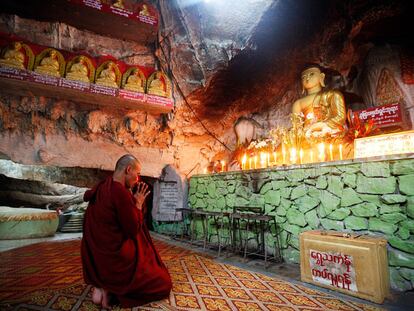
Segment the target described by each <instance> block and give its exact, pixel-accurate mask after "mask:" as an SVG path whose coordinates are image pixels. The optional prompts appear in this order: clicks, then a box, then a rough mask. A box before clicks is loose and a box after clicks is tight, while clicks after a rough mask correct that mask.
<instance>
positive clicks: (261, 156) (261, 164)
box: [260, 152, 266, 168]
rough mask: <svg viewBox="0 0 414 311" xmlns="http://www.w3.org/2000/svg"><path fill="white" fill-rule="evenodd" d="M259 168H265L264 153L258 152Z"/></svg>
mask: <svg viewBox="0 0 414 311" xmlns="http://www.w3.org/2000/svg"><path fill="white" fill-rule="evenodd" d="M260 167H261V168H265V167H266V153H264V152H260Z"/></svg>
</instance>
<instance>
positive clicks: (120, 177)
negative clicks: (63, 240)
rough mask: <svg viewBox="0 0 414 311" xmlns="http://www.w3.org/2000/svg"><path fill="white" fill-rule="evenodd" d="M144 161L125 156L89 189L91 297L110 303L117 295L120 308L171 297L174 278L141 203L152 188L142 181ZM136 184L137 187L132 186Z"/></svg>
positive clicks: (85, 241)
mask: <svg viewBox="0 0 414 311" xmlns="http://www.w3.org/2000/svg"><path fill="white" fill-rule="evenodd" d="M140 171H141V164H140V163H139V161H138V160H137V159H136V158H135V157H134V156H132V155H124V156H122V157H121V158H120V159H119V160H118V162H117V163H116V167H115V172H114V174H113V176H111V177H108V178H107V179H106V180H104V181H101V182H100V183H99V184H97V185H96V186H95V187H94V188H93V189H91V190H88V191H86V192H85V195H84V200H85V201H88V202H89V205H88V208H87V210H86V213H85V219H84V225H83V238H82V246H81V254H82V265H83V276H84V279H85V282H86V283H87V284H91V285H93V286H94V287H95V289H94V292H93V294H92V300H93V302H94V303H96V304H100V305H102V307H104V308H108V307H109V299H108V294H113V295H114V296H115V297H116V298H117V300H118V301H119V303H120V305H121V307H127V308H129V307H134V306H139V305H143V304H145V303H148V302H150V301H154V300H160V299H164V298H167V297H168V296H169V293H170V290H171V286H172V285H171V278H170V275H169V273H168V271H167V268H166V267H165V265H164V264H163V262H162V261H161V258H160V256H159V255H158V253H157V250H156V249H155V247H154V244H153V243H152V240H151V236H150V234H149V232H148V229H147V227H146V225H145V219H144V217H143V211H142V207H143V204H144V201H145V198H146V197H147V195H148V194H149V191H148V186H147V185H146V184H145V183H142V182H138V181H139V174H140ZM136 184H138V191H137V192H136V194H134V195H133V194H132V193H131V191H130V190H129V189H130V188H132V187H133V186H134V185H136Z"/></svg>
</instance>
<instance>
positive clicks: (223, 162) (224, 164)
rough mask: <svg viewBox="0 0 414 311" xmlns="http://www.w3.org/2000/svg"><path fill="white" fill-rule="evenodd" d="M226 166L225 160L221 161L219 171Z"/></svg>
mask: <svg viewBox="0 0 414 311" xmlns="http://www.w3.org/2000/svg"><path fill="white" fill-rule="evenodd" d="M225 166H226V162H225V161H221V171H222V172H224V168H225Z"/></svg>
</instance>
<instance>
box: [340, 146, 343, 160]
mask: <svg viewBox="0 0 414 311" xmlns="http://www.w3.org/2000/svg"><path fill="white" fill-rule="evenodd" d="M342 159H343V158H342V144H340V145H339V160H342Z"/></svg>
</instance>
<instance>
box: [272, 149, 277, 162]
mask: <svg viewBox="0 0 414 311" xmlns="http://www.w3.org/2000/svg"><path fill="white" fill-rule="evenodd" d="M273 162H274V164H275V165H276V164H277V152H276V151H275V152H273Z"/></svg>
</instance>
